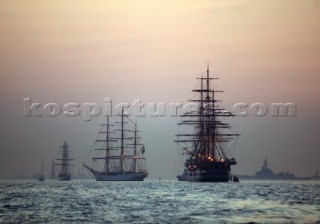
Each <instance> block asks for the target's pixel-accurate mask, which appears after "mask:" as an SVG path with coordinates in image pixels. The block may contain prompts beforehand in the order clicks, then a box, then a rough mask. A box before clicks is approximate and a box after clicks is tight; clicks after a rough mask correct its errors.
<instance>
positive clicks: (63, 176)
mask: <svg viewBox="0 0 320 224" xmlns="http://www.w3.org/2000/svg"><path fill="white" fill-rule="evenodd" d="M60 148H61V150H59V154H61V158H59V159H56V161H58V163H56V164H54V165H58V166H60V167H61V168H60V171H59V173H58V180H62V181H68V180H71V170H70V168H71V166H73V165H71V164H70V161H71V160H73V159H71V158H70V155H69V154H70V150H69V146H68V144H67V141H65V142H64V144H63V145H62V146H61V147H60Z"/></svg>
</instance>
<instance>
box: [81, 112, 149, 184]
mask: <svg viewBox="0 0 320 224" xmlns="http://www.w3.org/2000/svg"><path fill="white" fill-rule="evenodd" d="M120 117H121V121H120V122H116V123H117V124H119V125H120V129H114V130H113V131H111V130H110V129H111V128H110V127H111V126H113V125H112V124H110V123H109V117H108V118H107V123H106V124H102V125H101V126H102V127H101V130H100V132H99V135H98V137H97V139H96V141H95V143H94V146H93V148H92V150H91V151H90V153H89V156H90V155H91V153H92V151H94V152H95V153H94V157H93V158H92V162H93V166H96V167H90V166H88V165H87V164H86V163H83V166H84V167H86V168H87V169H88V170H89V171H90V172H91V173H92V174H93V175H94V176H95V178H96V180H97V181H143V180H144V178H146V177H147V176H148V171H147V169H146V168H145V165H144V163H143V162H144V161H143V160H144V158H143V154H144V152H145V148H144V145H143V144H142V143H141V142H140V137H138V130H137V124H136V123H135V122H132V121H131V120H130V119H129V118H128V116H127V115H125V114H124V111H123V109H122V111H121V115H120ZM129 123H131V124H133V125H134V130H133V131H132V130H128V129H125V124H129ZM115 132H119V134H120V136H119V137H112V136H111V135H112V134H115ZM130 133H131V135H130ZM138 147H139V148H138ZM99 152H100V154H99ZM89 156H88V157H89Z"/></svg>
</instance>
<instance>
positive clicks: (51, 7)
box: [0, 0, 320, 178]
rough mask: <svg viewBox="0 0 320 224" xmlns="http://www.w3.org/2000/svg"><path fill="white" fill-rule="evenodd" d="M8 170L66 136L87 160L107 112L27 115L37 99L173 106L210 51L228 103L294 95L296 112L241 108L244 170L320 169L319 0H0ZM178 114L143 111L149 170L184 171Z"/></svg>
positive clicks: (33, 163)
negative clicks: (28, 104) (257, 113)
mask: <svg viewBox="0 0 320 224" xmlns="http://www.w3.org/2000/svg"><path fill="white" fill-rule="evenodd" d="M0 30H1V32H0V94H1V99H0V103H1V112H0V113H1V117H0V124H1V130H0V142H1V145H0V150H1V151H0V153H1V158H0V177H7V176H13V175H16V174H18V173H21V172H22V170H25V172H26V173H27V174H30V175H31V174H34V173H36V172H38V171H39V170H40V166H41V158H44V159H45V161H47V164H46V166H45V169H46V172H49V171H50V164H51V160H52V159H53V158H55V157H56V153H57V149H58V147H59V146H60V145H61V144H62V143H63V141H64V140H65V139H66V140H67V141H68V143H69V145H70V146H71V149H72V150H73V151H72V153H73V154H72V155H73V157H74V158H75V163H76V165H77V167H76V169H78V168H80V167H81V166H80V164H81V162H82V161H84V160H85V158H86V156H87V154H88V152H89V150H90V148H91V146H92V144H93V141H94V139H95V137H96V135H97V132H98V131H99V129H100V123H102V122H105V118H104V117H103V116H102V115H101V116H99V117H97V118H93V119H92V120H91V121H83V120H84V119H83V116H82V115H81V116H80V117H77V118H66V117H65V116H63V115H61V116H58V117H48V116H43V117H31V118H30V117H24V114H23V98H27V97H29V98H31V100H32V102H39V103H43V104H45V103H51V102H55V103H59V104H61V105H63V104H65V103H69V102H76V103H79V104H83V103H86V102H89V103H90V102H96V103H100V104H101V105H103V102H104V98H106V97H109V98H112V100H113V102H114V103H117V102H127V103H131V102H132V101H133V100H134V99H141V100H142V102H143V103H151V102H152V103H159V102H163V103H166V104H169V103H176V102H185V101H186V100H187V99H190V98H192V97H194V94H193V93H192V92H191V90H192V89H193V88H194V87H196V86H197V80H196V79H195V78H196V77H197V76H199V75H201V74H202V73H204V72H205V69H206V64H207V61H210V67H211V69H212V71H213V72H214V74H216V75H217V76H218V77H220V80H219V81H218V86H219V87H220V88H221V89H223V90H224V91H225V93H224V94H223V95H222V96H221V98H222V99H223V105H224V106H225V107H227V108H229V109H230V108H232V105H234V104H235V103H240V102H241V103H247V104H249V105H250V104H252V103H257V102H259V103H263V104H265V105H270V103H278V102H284V103H287V102H290V103H294V104H296V105H297V116H296V117H272V116H271V115H269V114H268V115H266V116H265V117H259V118H257V117H253V116H248V117H246V118H242V117H237V118H235V119H234V121H232V122H233V124H234V125H235V130H236V131H238V132H239V133H240V134H241V137H240V138H239V141H238V144H237V149H236V151H235V154H234V155H235V157H236V159H237V161H238V165H236V166H234V167H233V171H234V172H235V173H242V174H243V173H248V174H253V173H254V172H255V171H257V170H258V169H260V167H261V165H262V163H263V160H264V158H265V156H266V155H268V158H269V164H270V166H271V167H272V169H273V170H274V171H276V172H279V171H292V172H294V173H295V174H296V175H311V174H314V173H315V171H316V170H317V169H320V165H319V161H320V150H319V149H320V136H319V133H320V119H319V114H320V106H319V97H320V88H319V85H320V41H319V40H320V1H317V0H310V1H304V0H301V1H292V0H288V1H284V0H283V1H209V0H208V1H149V0H144V1H139V0H138V1H129V0H127V1H125V0H123V1H122V0H120V1H98V0H68V1H62V0H61V1H46V0H38V1H28V0H23V1H22V0H20V1H15V0H7V1H6V0H3V1H0ZM177 122H178V119H177V118H174V117H169V116H165V117H161V118H155V117H150V116H147V117H146V118H140V119H139V126H140V130H141V136H142V138H143V141H144V143H145V145H146V154H145V156H146V158H147V161H146V162H147V166H148V168H149V170H150V177H151V178H158V177H162V178H173V177H175V176H176V175H177V174H178V173H180V172H181V171H182V169H183V167H182V163H181V161H180V160H179V155H178V151H177V147H176V144H175V143H174V139H175V134H176V133H177V130H178V127H177V125H176V123H177Z"/></svg>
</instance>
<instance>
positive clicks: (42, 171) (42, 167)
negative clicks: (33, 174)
mask: <svg viewBox="0 0 320 224" xmlns="http://www.w3.org/2000/svg"><path fill="white" fill-rule="evenodd" d="M41 176H43V159H42V162H41Z"/></svg>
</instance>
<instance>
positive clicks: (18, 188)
mask: <svg viewBox="0 0 320 224" xmlns="http://www.w3.org/2000/svg"><path fill="white" fill-rule="evenodd" d="M0 223H320V182H316V181H315V182H311V181H253V180H250V181H241V182H240V183H189V182H178V181H144V182H96V181H95V180H72V181H70V182H59V181H45V182H38V181H36V180H34V181H32V180H28V181H14V180H10V181H5V180H2V181H0Z"/></svg>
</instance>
